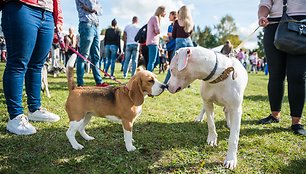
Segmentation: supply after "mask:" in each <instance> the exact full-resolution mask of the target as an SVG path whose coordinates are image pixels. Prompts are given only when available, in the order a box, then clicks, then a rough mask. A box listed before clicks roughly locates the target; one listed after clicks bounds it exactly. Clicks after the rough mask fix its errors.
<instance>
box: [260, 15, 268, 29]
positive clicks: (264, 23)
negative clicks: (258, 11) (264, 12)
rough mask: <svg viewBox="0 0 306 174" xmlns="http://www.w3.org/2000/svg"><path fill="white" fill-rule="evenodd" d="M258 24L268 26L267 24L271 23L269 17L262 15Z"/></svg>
mask: <svg viewBox="0 0 306 174" xmlns="http://www.w3.org/2000/svg"><path fill="white" fill-rule="evenodd" d="M258 25H259V26H262V27H266V26H267V25H269V21H268V19H267V17H264V16H261V17H259V18H258Z"/></svg>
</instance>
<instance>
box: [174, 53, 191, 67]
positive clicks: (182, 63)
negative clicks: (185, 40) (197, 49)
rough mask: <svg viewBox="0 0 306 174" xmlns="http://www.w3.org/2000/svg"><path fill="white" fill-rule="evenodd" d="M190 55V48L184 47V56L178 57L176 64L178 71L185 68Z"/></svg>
mask: <svg viewBox="0 0 306 174" xmlns="http://www.w3.org/2000/svg"><path fill="white" fill-rule="evenodd" d="M190 56H191V50H190V49H189V48H187V49H186V56H183V58H180V59H179V60H178V66H177V70H178V71H182V70H183V69H185V68H186V66H187V63H188V60H189V58H190Z"/></svg>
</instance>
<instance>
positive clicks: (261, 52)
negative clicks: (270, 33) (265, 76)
mask: <svg viewBox="0 0 306 174" xmlns="http://www.w3.org/2000/svg"><path fill="white" fill-rule="evenodd" d="M263 36H264V33H263V31H260V32H259V33H258V35H257V39H258V41H257V45H258V48H257V50H256V52H257V54H258V56H259V57H265V52H264V46H263Z"/></svg>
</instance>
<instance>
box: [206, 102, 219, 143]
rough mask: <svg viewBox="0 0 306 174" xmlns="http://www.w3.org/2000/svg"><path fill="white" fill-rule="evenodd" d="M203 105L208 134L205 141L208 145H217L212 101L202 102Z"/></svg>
mask: <svg viewBox="0 0 306 174" xmlns="http://www.w3.org/2000/svg"><path fill="white" fill-rule="evenodd" d="M204 107H205V110H206V115H207V125H208V136H207V143H208V144H209V145H210V146H217V137H218V134H217V132H216V126H215V120H214V106H213V103H206V102H205V103H204Z"/></svg>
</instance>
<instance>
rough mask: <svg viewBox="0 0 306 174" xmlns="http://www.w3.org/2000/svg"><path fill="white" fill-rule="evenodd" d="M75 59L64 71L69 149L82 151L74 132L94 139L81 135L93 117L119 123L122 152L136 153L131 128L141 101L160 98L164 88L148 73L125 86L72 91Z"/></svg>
mask: <svg viewBox="0 0 306 174" xmlns="http://www.w3.org/2000/svg"><path fill="white" fill-rule="evenodd" d="M75 59H76V55H75V54H73V55H72V56H71V58H70V59H69V61H68V63H67V70H66V74H67V80H68V88H69V96H68V98H67V102H66V112H67V114H68V117H69V119H70V126H69V129H68V130H67V132H66V135H67V137H68V139H69V142H70V144H71V145H72V147H73V148H74V149H77V150H78V149H82V148H83V146H82V145H81V144H79V143H78V142H77V141H76V139H75V134H76V132H77V131H78V132H79V133H80V134H81V136H82V137H83V138H84V139H85V140H93V139H94V138H93V137H91V136H89V135H88V134H87V133H86V132H85V126H86V125H87V124H88V123H89V121H90V119H91V116H92V115H94V116H98V117H105V118H108V119H110V120H112V121H117V122H120V123H122V127H123V132H124V142H125V147H126V150H127V151H134V150H136V148H135V147H134V146H133V144H132V142H133V138H132V128H133V123H134V121H135V119H136V118H137V117H138V116H139V115H140V114H141V111H142V107H141V105H142V104H143V102H144V97H145V96H146V95H149V96H158V95H160V94H161V93H162V92H163V91H164V88H165V85H164V84H162V83H160V82H159V81H158V80H157V79H156V75H155V74H153V73H152V72H149V71H139V72H137V73H136V74H135V75H134V76H133V77H132V78H131V79H130V80H129V81H128V83H127V85H125V86H119V87H111V86H110V87H105V88H102V87H76V86H75V83H74V77H73V65H74V62H75Z"/></svg>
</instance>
